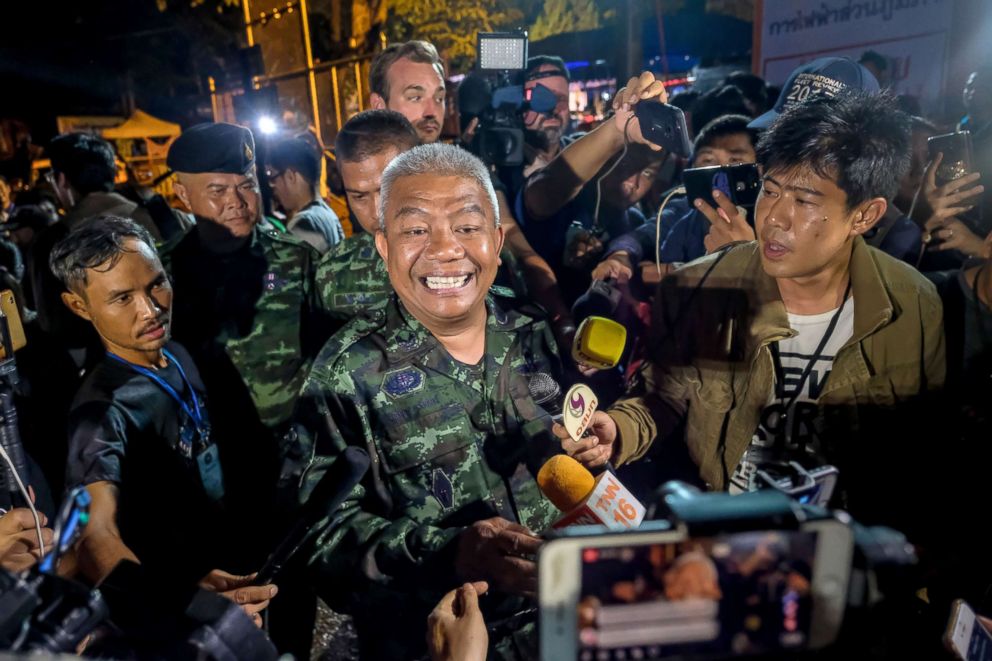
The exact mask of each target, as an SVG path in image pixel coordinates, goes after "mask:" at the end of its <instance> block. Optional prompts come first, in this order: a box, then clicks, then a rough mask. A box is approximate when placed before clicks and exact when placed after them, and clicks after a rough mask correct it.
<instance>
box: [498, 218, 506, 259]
mask: <svg viewBox="0 0 992 661" xmlns="http://www.w3.org/2000/svg"><path fill="white" fill-rule="evenodd" d="M504 241H506V232H504V231H503V226H502V225H500V226H499V227H497V228H496V263H497V264H500V265H501V264H502V263H503V260H502V259H501V258H500V254H502V252H503V242H504Z"/></svg>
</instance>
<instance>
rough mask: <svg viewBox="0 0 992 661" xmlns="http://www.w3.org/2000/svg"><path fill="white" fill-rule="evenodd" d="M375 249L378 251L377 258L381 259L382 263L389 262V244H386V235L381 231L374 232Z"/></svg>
mask: <svg viewBox="0 0 992 661" xmlns="http://www.w3.org/2000/svg"><path fill="white" fill-rule="evenodd" d="M375 249H376V250H378V251H379V256H380V257H382V261H384V262H388V261H389V244H388V243H387V242H386V234H385V232H383V231H382V230H376V233H375Z"/></svg>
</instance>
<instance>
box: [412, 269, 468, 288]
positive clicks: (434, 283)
mask: <svg viewBox="0 0 992 661" xmlns="http://www.w3.org/2000/svg"><path fill="white" fill-rule="evenodd" d="M470 277H471V275H470V274H467V273H466V274H463V275H456V276H445V277H441V276H430V275H429V276H427V277H425V278H422V281H423V282H424V284H426V285H427V288H428V289H432V290H444V289H460V288H461V287H464V286H465V285H466V284H467V283H468V281H469V278H470Z"/></svg>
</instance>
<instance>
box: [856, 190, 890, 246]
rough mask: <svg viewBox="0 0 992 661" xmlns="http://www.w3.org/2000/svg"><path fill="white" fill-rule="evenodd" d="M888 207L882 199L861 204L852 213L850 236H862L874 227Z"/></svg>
mask: <svg viewBox="0 0 992 661" xmlns="http://www.w3.org/2000/svg"><path fill="white" fill-rule="evenodd" d="M888 206H889V204H888V202H886V200H885V198H884V197H876V198H874V199H871V200H868V201H867V202H865V203H864V204H862V205H861V206H860V207H859V208H858V210H857V211H856V212H855V213H854V224H853V225H852V226H851V234H852V236H857V235H859V234H864V233H865V232H867V231H868V230H870V229H871V228H872V227H874V226H875V225H876V224H877V223H878V221H880V220H881V219H882V216H884V215H885V211H886V209H888Z"/></svg>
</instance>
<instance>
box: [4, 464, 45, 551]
mask: <svg viewBox="0 0 992 661" xmlns="http://www.w3.org/2000/svg"><path fill="white" fill-rule="evenodd" d="M0 456H2V457H3V460H4V461H6V462H7V466H8V467H9V468H10V474H11V475H13V476H14V481H15V482H17V488H18V489H20V491H21V495H22V496H24V502H26V503H27V504H28V508H29V509H30V510H31V516H33V517H34V529H35V531H36V532H37V533H38V548H39V549H40V550H41V557H42V558H44V557H45V540H43V539H42V537H41V519H40V518H38V510H36V509H35V507H34V503H33V502H31V494H29V493H28V490H27V489H25V488H24V483H23V482H21V476H20V475H18V474H17V469H16V468H14V462H13V461H11V460H10V455H8V454H7V450H5V449H4V447H3V445H0Z"/></svg>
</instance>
